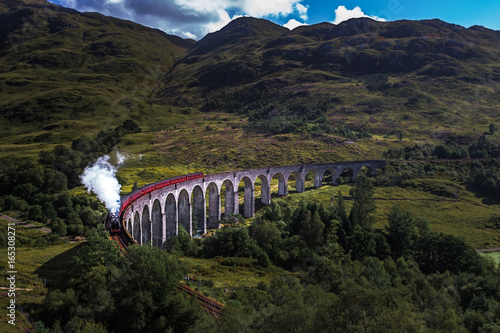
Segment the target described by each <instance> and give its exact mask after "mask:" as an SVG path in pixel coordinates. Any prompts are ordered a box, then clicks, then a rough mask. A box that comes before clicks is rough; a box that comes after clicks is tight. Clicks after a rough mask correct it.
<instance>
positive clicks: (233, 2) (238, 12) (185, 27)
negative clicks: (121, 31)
mask: <svg viewBox="0 0 500 333" xmlns="http://www.w3.org/2000/svg"><path fill="white" fill-rule="evenodd" d="M50 1H54V2H58V3H60V4H62V5H63V6H66V7H70V8H74V9H77V10H79V11H97V12H100V13H102V14H104V15H109V16H114V17H118V18H122V19H126V20H132V21H134V22H137V23H140V24H143V25H146V26H149V27H154V28H158V29H161V30H163V31H165V32H166V33H169V34H177V35H181V36H182V37H188V38H194V39H199V38H202V37H203V36H204V35H206V34H207V33H209V32H214V31H217V30H219V29H221V28H222V27H223V26H225V25H226V24H227V23H229V22H230V21H231V20H234V19H235V18H238V17H241V16H253V17H259V18H261V17H267V16H283V17H286V16H287V15H291V14H297V13H298V15H299V16H300V18H301V20H302V21H306V20H307V9H308V7H307V6H304V5H302V4H301V3H300V2H302V1H304V0H105V1H103V0H50Z"/></svg>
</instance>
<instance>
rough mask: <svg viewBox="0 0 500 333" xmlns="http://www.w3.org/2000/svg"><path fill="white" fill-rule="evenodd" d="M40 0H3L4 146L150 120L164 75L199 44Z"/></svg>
mask: <svg viewBox="0 0 500 333" xmlns="http://www.w3.org/2000/svg"><path fill="white" fill-rule="evenodd" d="M28 2H29V1H28ZM33 3H34V4H28V5H22V2H21V1H2V2H0V4H1V7H0V73H2V74H1V76H0V97H1V98H0V110H1V111H0V118H1V119H2V121H1V125H0V131H1V133H2V134H1V136H2V143H3V144H2V147H1V148H3V149H2V150H5V149H7V150H8V151H12V150H26V149H34V150H39V149H42V148H43V147H44V146H43V144H44V143H48V144H54V143H65V142H68V141H69V142H71V140H73V139H75V138H76V137H78V136H79V135H81V132H89V131H90V132H95V133H97V132H98V131H99V130H107V129H108V128H110V127H112V126H116V125H117V124H119V123H120V122H123V121H124V120H125V119H130V118H132V119H136V120H143V119H144V118H142V117H144V116H145V115H147V114H148V112H150V111H151V110H153V109H154V108H155V106H153V105H152V103H151V101H150V100H149V99H150V97H151V91H152V89H153V88H155V87H156V85H157V80H158V78H159V77H160V76H161V75H162V74H163V73H165V72H167V71H168V70H170V69H171V67H172V65H173V63H174V61H175V60H176V59H177V58H178V57H180V55H181V54H182V53H183V52H184V50H186V48H188V47H189V46H190V45H191V44H193V43H194V41H191V40H184V39H181V38H179V37H177V36H171V35H167V34H165V33H163V32H161V31H159V30H155V29H150V28H146V27H143V26H141V25H138V24H135V23H133V22H130V21H123V20H119V19H115V18H111V17H106V16H103V15H101V14H97V13H79V12H77V11H75V10H70V9H66V8H63V7H59V6H55V5H45V4H44V2H33ZM16 4H17V6H16ZM7 8H9V9H10V10H7ZM12 144H14V145H17V146H16V147H12V146H10V145H12Z"/></svg>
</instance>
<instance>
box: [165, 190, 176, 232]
mask: <svg viewBox="0 0 500 333" xmlns="http://www.w3.org/2000/svg"><path fill="white" fill-rule="evenodd" d="M177 233H178V231H177V205H176V204H175V196H174V195H173V194H172V193H169V194H168V195H167V198H166V199H165V235H166V238H169V237H172V236H176V235H177Z"/></svg>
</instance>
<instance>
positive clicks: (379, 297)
mask: <svg viewBox="0 0 500 333" xmlns="http://www.w3.org/2000/svg"><path fill="white" fill-rule="evenodd" d="M351 192H352V193H351V195H352V199H353V205H352V208H351V209H350V210H349V211H348V210H347V209H346V205H345V200H344V198H343V195H342V193H341V192H339V193H338V195H337V196H336V198H335V201H334V204H333V205H332V206H331V207H324V206H323V205H321V204H319V203H317V202H306V201H305V200H302V201H300V203H299V204H298V205H297V206H295V207H294V206H281V205H279V204H277V203H273V204H271V205H270V206H268V207H266V208H265V210H264V212H263V214H262V215H260V216H258V217H256V218H255V219H254V220H253V222H252V224H251V225H250V226H249V227H247V226H245V224H244V223H242V219H241V217H238V216H231V217H230V218H229V219H228V221H225V222H228V223H227V224H226V225H227V226H226V227H224V228H222V229H221V230H220V231H219V232H217V233H216V234H215V235H214V236H211V237H207V238H204V239H195V238H191V237H190V236H189V235H188V234H187V232H186V231H185V230H182V229H181V230H180V232H179V235H178V236H175V237H172V238H169V239H168V244H167V251H162V250H160V249H157V248H154V247H151V246H131V247H130V248H129V252H128V253H129V259H126V258H125V257H123V256H120V253H119V250H118V248H117V246H116V245H115V244H113V241H111V240H109V239H108V235H107V232H106V231H105V230H104V228H103V226H102V224H100V225H99V226H98V227H97V228H94V229H92V230H91V231H90V232H89V233H88V236H87V242H86V244H85V245H84V246H83V247H82V249H81V250H80V252H79V254H78V255H77V256H75V257H74V264H73V265H72V268H71V269H70V270H69V271H68V272H67V274H68V275H67V279H66V281H67V283H66V285H65V286H64V287H63V288H59V289H57V290H51V291H50V292H49V293H48V294H47V295H46V297H45V300H44V301H43V303H42V306H41V307H40V309H39V312H38V313H37V314H36V316H35V317H36V318H38V319H39V320H40V321H39V322H38V323H37V332H49V331H50V332H200V331H208V332H271V331H274V332H276V331H277V332H288V331H299V332H311V331H317V332H332V331H335V332H346V331H354V332H367V331H368V332H382V331H383V332H401V331H406V332H423V331H433V332H445V331H452V332H498V331H499V330H500V322H499V320H498V318H500V302H499V295H500V271H499V269H498V267H495V265H494V264H493V262H490V261H488V260H486V259H484V258H483V257H481V256H480V255H479V254H478V253H477V252H476V251H475V250H474V249H473V248H472V247H471V246H469V245H468V244H467V243H466V242H465V241H464V240H463V239H461V238H459V237H455V236H452V235H447V234H443V233H439V232H434V231H431V230H430V228H429V221H427V220H426V219H425V218H422V217H419V216H413V215H412V214H410V213H409V212H407V211H405V210H403V209H401V208H400V207H399V206H398V205H395V206H394V207H393V208H392V209H391V211H390V213H389V214H388V216H387V225H386V226H385V227H384V228H374V226H373V216H372V215H373V212H374V210H375V208H376V203H375V201H374V198H373V193H374V184H373V180H372V179H371V178H368V177H366V176H364V175H360V176H358V177H357V178H356V181H355V184H354V185H353V187H352V191H351ZM186 257H197V258H226V259H225V260H227V261H228V262H231V263H232V265H235V266H238V258H242V257H248V258H253V259H254V260H253V261H252V265H255V266H261V267H269V266H270V265H275V266H278V267H281V268H283V269H284V272H285V273H284V274H283V275H282V276H281V277H278V278H276V279H273V280H272V281H271V282H270V283H269V284H267V283H259V284H258V285H257V287H244V286H243V287H235V288H234V289H232V290H230V291H226V292H225V293H224V297H223V298H221V299H219V300H220V301H221V302H223V303H224V309H223V315H222V317H221V318H218V319H215V318H213V317H210V316H209V315H208V314H207V313H205V312H204V311H203V310H202V309H201V306H200V305H199V304H198V303H197V302H196V301H195V300H194V299H191V298H188V297H187V296H185V295H184V294H181V293H179V292H177V291H175V286H176V285H177V284H178V283H179V281H181V280H183V276H185V275H186V274H187V272H188V271H189V267H188V266H187V265H186V264H185V262H184V261H183V258H186ZM210 288H213V289H215V287H214V285H213V282H212V283H205V285H204V291H206V290H207V289H208V290H210ZM217 293H219V294H220V291H215V290H214V294H217Z"/></svg>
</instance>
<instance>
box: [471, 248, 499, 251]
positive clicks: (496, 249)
mask: <svg viewBox="0 0 500 333" xmlns="http://www.w3.org/2000/svg"><path fill="white" fill-rule="evenodd" d="M476 251H477V252H493V251H500V247H495V248H493V249H479V250H476Z"/></svg>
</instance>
